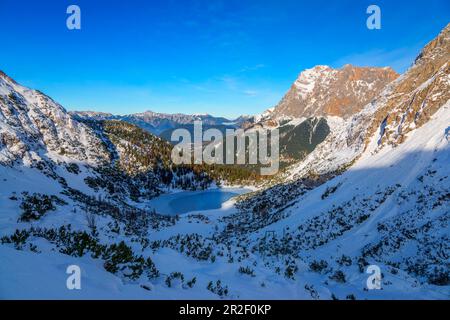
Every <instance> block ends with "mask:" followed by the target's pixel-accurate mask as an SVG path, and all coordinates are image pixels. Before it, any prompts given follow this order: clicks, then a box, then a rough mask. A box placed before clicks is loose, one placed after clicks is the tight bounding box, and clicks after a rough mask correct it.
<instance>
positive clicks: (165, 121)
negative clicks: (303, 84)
mask: <svg viewBox="0 0 450 320" xmlns="http://www.w3.org/2000/svg"><path fill="white" fill-rule="evenodd" d="M70 114H72V115H73V116H75V117H77V118H79V119H94V120H120V121H126V122H129V123H133V124H135V125H137V126H139V127H141V128H142V129H144V130H147V131H148V132H150V133H153V134H155V135H162V136H164V137H166V138H168V137H169V138H170V133H171V132H172V131H173V130H174V129H177V128H181V127H182V128H187V129H190V128H191V126H192V125H193V123H194V121H202V124H203V126H204V127H205V128H209V127H221V128H240V127H241V126H242V125H243V124H244V123H246V122H248V121H251V120H252V118H253V117H251V116H240V117H239V118H237V119H232V120H229V119H226V118H223V117H214V116H211V115H209V114H193V115H188V114H182V113H176V114H167V113H158V112H153V111H145V112H142V113H135V114H130V115H124V116H120V115H113V114H110V113H102V112H95V111H73V112H70ZM167 140H169V139H167Z"/></svg>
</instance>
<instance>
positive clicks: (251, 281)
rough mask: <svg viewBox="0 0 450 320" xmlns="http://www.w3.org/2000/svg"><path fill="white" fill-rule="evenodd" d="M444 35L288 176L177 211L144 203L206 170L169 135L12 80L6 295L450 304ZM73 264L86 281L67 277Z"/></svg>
mask: <svg viewBox="0 0 450 320" xmlns="http://www.w3.org/2000/svg"><path fill="white" fill-rule="evenodd" d="M449 35H450V25H449V26H447V27H446V28H445V29H444V30H443V31H442V32H441V34H440V35H439V36H438V37H437V38H436V39H435V40H433V41H432V42H431V43H430V44H428V45H427V46H426V47H425V48H424V50H423V51H422V53H421V54H420V55H419V57H418V58H417V59H416V61H415V62H414V64H413V66H412V67H411V68H410V69H409V70H408V71H407V72H406V73H405V74H404V75H402V76H401V77H399V78H398V79H396V80H394V81H393V82H391V83H390V84H388V85H387V87H385V88H384V89H383V90H381V92H379V93H378V94H377V95H376V96H375V97H374V99H373V100H370V101H368V103H367V104H366V105H365V106H361V107H360V110H359V111H355V113H354V114H352V115H345V116H337V117H328V118H327V120H328V122H329V123H330V128H331V130H330V133H329V134H328V135H327V136H326V138H325V139H324V140H323V142H321V143H319V144H318V145H317V147H316V148H315V149H314V150H312V151H311V152H310V153H309V154H308V155H307V156H306V157H305V158H304V159H303V160H302V161H299V162H297V163H295V164H293V165H292V166H291V167H289V170H288V171H287V172H286V174H285V176H280V177H278V178H279V180H280V183H278V184H276V185H272V186H271V187H267V188H265V189H260V190H256V191H255V192H252V193H248V194H246V195H243V196H240V197H239V198H237V199H232V200H230V201H227V202H225V203H224V204H223V206H222V207H221V208H220V209H213V210H208V211H194V212H191V213H188V214H185V215H181V216H161V215H158V214H156V213H154V212H152V211H151V210H150V203H151V202H149V200H150V199H153V197H154V196H155V194H156V193H158V192H164V191H168V190H169V189H170V187H171V185H172V183H173V182H174V179H175V180H177V181H181V182H180V184H178V185H184V184H186V183H189V182H191V183H192V182H193V180H195V181H197V183H194V184H193V185H195V186H203V187H204V186H206V185H207V184H208V181H205V180H204V179H206V178H207V177H205V176H204V175H203V174H204V173H202V172H197V171H196V170H190V169H189V168H178V169H177V168H176V167H174V166H173V165H172V164H171V163H170V161H169V159H168V158H167V152H168V151H170V146H169V145H168V144H167V143H165V142H163V141H161V140H160V139H158V138H156V137H154V136H152V135H150V134H149V133H148V132H145V131H144V130H141V129H140V128H138V127H137V126H134V125H132V124H129V123H127V122H123V121H111V120H105V119H103V120H102V121H94V120H92V119H91V120H83V121H82V122H79V121H77V120H75V119H73V118H71V117H70V116H69V115H67V113H66V112H65V110H64V109H63V108H62V107H61V106H59V105H57V104H56V103H54V102H52V101H51V99H50V98H47V97H45V96H44V95H42V94H40V93H37V92H34V91H31V90H28V89H26V88H23V87H21V86H19V85H18V84H16V83H15V82H14V81H13V80H11V79H9V78H8V77H7V76H5V75H2V76H1V79H2V80H1V82H0V83H1V86H0V97H1V99H0V107H1V109H0V110H1V112H2V118H0V126H1V127H0V128H1V130H2V131H1V137H2V139H1V140H0V143H1V144H0V148H1V149H0V154H1V155H2V158H1V159H2V163H1V164H0V177H1V181H2V183H1V184H0V207H1V209H2V210H1V213H0V238H1V245H0V258H1V261H2V263H1V264H0V297H2V298H139V299H163V298H170V299H179V298H185V299H186V298H188V299H195V298H211V299H217V298H222V299H264V298H265V299H270V298H271V299H276V298H285V299H400V298H403V299H410V298H415V299H448V298H449V296H450V245H449V244H450V241H449V240H450V239H449V235H450V210H449V208H450V206H449V202H450V180H449V179H450V167H449V166H448V163H449V162H450V146H449V140H450V127H449V125H450V100H449V98H450V96H449V92H450V90H449V88H450V68H449V64H448V63H449V61H450V50H449V45H450V36H449ZM41 100H42V101H41ZM60 119H64V121H61V120H60ZM305 120H306V119H305ZM309 120H310V119H309ZM290 121H292V120H290ZM310 121H311V120H310ZM318 124H319V122H311V127H317V125H318ZM277 125H278V126H279V125H280V124H277ZM282 125H286V124H282ZM291 125H292V123H291ZM291 129H292V128H291ZM292 132H294V133H295V132H297V131H292ZM66 137H67V140H66ZM61 148H64V152H63V153H62V154H61V152H60V150H61ZM156 150H158V151H159V150H165V151H164V152H155V151H156ZM294 151H295V150H294ZM152 152H153V153H152ZM148 153H150V155H151V156H149V157H145V155H146V154H148ZM35 158H38V160H37V161H38V162H39V161H44V162H45V163H47V167H49V168H51V174H49V171H48V170H44V169H43V166H41V165H38V164H36V165H34V162H35V161H34V160H33V159H35ZM155 158H156V160H155ZM41 159H42V160H41ZM105 162H106V164H105ZM169 172H170V174H169ZM193 177H196V179H193ZM176 178H179V179H176ZM174 187H176V186H174ZM172 190H173V188H172ZM177 191H179V190H177ZM179 194H181V192H179ZM175 196H176V195H175ZM156 200H157V199H156ZM152 201H153V200H152ZM69 265H77V266H79V267H80V268H81V270H82V290H68V289H67V288H66V279H67V274H66V267H67V266H69ZM369 266H371V267H370V268H368V267H369ZM368 270H369V271H370V270H380V271H381V274H380V276H379V277H378V279H379V280H380V286H377V288H378V289H375V290H372V289H373V288H372V287H370V286H368V285H367V283H368V281H369V283H370V284H373V283H372V282H371V281H370V279H371V278H370V277H371V275H372V274H371V273H367V272H368ZM370 272H373V271H370Z"/></svg>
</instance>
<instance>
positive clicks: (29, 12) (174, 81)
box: [0, 0, 450, 117]
mask: <svg viewBox="0 0 450 320" xmlns="http://www.w3.org/2000/svg"><path fill="white" fill-rule="evenodd" d="M372 3H374V4H377V5H379V6H380V7H381V10H382V29H381V30H377V31H371V30H368V29H367V28H366V19H367V16H368V15H367V14H366V8H367V6H368V5H370V4H372ZM70 4H77V5H79V6H80V8H81V13H82V25H81V27H82V29H81V30H78V31H70V30H68V29H67V28H66V18H67V16H68V15H67V14H66V8H67V6H68V5H70ZM0 21H1V25H2V26H1V28H0V41H1V43H2V45H1V48H0V70H3V71H5V72H6V73H8V74H9V75H11V76H12V77H13V78H15V79H16V80H17V81H19V82H21V83H22V84H24V85H27V86H30V87H33V88H36V89H39V90H41V91H43V92H45V93H47V94H48V95H50V96H51V97H53V98H54V99H56V100H57V101H58V102H60V103H61V104H62V105H63V106H65V107H66V108H67V109H69V110H74V109H77V110H97V111H104V112H112V113H116V114H127V113H134V112H141V111H145V110H154V111H159V112H170V113H175V112H183V113H210V114H213V115H221V116H228V117H233V116H237V115H239V114H254V113H259V112H262V111H263V110H265V109H267V108H269V107H271V106H273V105H275V104H276V103H277V102H278V101H279V100H280V99H281V98H282V96H283V94H284V93H285V92H286V91H287V90H288V88H289V86H290V85H291V83H292V82H293V81H294V80H295V78H296V77H297V75H298V73H299V72H300V71H301V70H303V69H305V68H310V67H313V66H314V65H317V64H327V65H331V66H333V67H341V66H342V65H343V64H345V63H352V64H356V65H375V66H385V65H390V66H392V67H393V68H394V69H396V70H397V71H399V72H402V71H404V70H405V69H406V68H407V67H408V65H409V64H410V63H411V62H412V60H413V59H414V57H415V56H416V55H417V53H418V52H419V50H420V48H421V47H422V46H423V45H425V44H426V43H427V42H428V41H429V40H431V39H432V38H434V37H435V36H436V35H437V34H438V33H439V31H440V30H441V29H442V28H443V27H444V26H445V25H446V24H447V23H449V22H450V1H448V0H423V1H422V0H420V1H402V0H396V1H392V0H383V1H381V0H371V1H365V0H315V1H312V0H311V1H301V0H295V1H294V0H292V1H289V0H276V1H267V0H176V1H175V0H147V1H144V0H142V1H137V0H127V1H124V0H122V1H114V0H109V1H107V0H70V1H67V0H58V1H53V0H52V1H50V0H47V1H45V0H43V1H21V0H0Z"/></svg>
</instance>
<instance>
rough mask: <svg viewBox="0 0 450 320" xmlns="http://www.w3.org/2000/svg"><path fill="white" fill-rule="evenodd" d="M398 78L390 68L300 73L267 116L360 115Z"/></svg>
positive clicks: (322, 68)
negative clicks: (367, 105)
mask: <svg viewBox="0 0 450 320" xmlns="http://www.w3.org/2000/svg"><path fill="white" fill-rule="evenodd" d="M397 77H398V74H397V73H396V72H395V71H394V70H392V69H391V68H368V67H355V66H352V65H345V66H344V67H343V68H341V69H332V68H330V67H328V66H316V67H314V68H312V69H308V70H305V71H303V72H302V73H301V74H300V76H299V77H298V79H297V80H296V81H295V83H294V84H293V85H292V87H291V88H290V90H289V91H288V92H287V94H286V95H285V96H284V98H283V99H282V100H281V102H280V103H279V104H278V105H277V106H276V108H275V109H274V110H273V112H272V113H271V117H272V118H277V117H283V116H285V117H286V116H287V117H293V118H309V117H321V116H338V117H342V118H348V117H350V116H351V115H353V114H355V113H357V112H358V111H360V110H361V109H362V108H363V107H364V106H365V105H366V104H367V103H369V102H370V101H371V100H372V99H373V98H374V97H375V96H376V95H377V94H379V93H380V92H381V91H382V90H383V89H384V87H385V86H386V85H387V84H388V83H390V82H391V81H393V80H395V79H396V78H397Z"/></svg>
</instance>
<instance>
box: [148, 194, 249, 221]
mask: <svg viewBox="0 0 450 320" xmlns="http://www.w3.org/2000/svg"><path fill="white" fill-rule="evenodd" d="M249 191H250V190H248V189H243V188H224V189H212V190H206V191H194V192H191V191H186V192H178V193H173V194H167V195H162V196H160V197H158V198H156V199H154V200H152V201H151V202H150V206H151V207H152V208H154V209H156V211H157V212H158V213H160V214H166V215H176V214H184V213H188V212H192V211H194V212H195V211H205V210H213V209H220V208H221V207H222V205H223V203H224V202H226V201H228V200H230V199H231V198H233V197H235V196H237V195H240V194H243V193H247V192H249Z"/></svg>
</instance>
